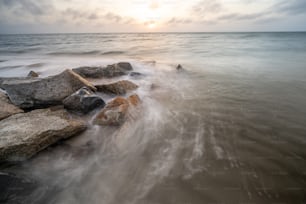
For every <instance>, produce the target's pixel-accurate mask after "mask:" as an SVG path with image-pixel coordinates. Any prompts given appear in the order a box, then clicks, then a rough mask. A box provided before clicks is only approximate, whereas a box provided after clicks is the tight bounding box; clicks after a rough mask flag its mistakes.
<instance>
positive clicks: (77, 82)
mask: <svg viewBox="0 0 306 204" xmlns="http://www.w3.org/2000/svg"><path fill="white" fill-rule="evenodd" d="M84 86H86V87H88V88H90V89H92V90H96V88H95V87H94V86H93V85H91V84H90V83H89V82H88V81H87V80H85V79H84V78H82V77H81V76H79V75H78V74H76V73H74V72H73V71H71V70H65V71H64V72H62V73H60V74H58V75H55V76H50V77H47V78H6V79H1V80H0V88H2V89H4V90H6V92H7V94H8V96H9V98H10V99H11V101H12V102H13V103H14V104H15V105H16V106H18V107H21V108H41V107H48V106H51V105H58V104H61V103H62V100H63V99H65V98H66V97H67V96H70V95H71V94H72V93H74V92H75V91H77V90H78V89H80V88H82V87H84Z"/></svg>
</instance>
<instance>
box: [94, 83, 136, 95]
mask: <svg viewBox="0 0 306 204" xmlns="http://www.w3.org/2000/svg"><path fill="white" fill-rule="evenodd" d="M96 88H97V91H99V92H104V93H111V94H116V95H122V94H126V93H127V92H128V91H131V90H135V89H137V88H138V85H136V84H134V83H133V82H130V81H128V80H122V81H118V82H115V83H111V84H102V85H96Z"/></svg>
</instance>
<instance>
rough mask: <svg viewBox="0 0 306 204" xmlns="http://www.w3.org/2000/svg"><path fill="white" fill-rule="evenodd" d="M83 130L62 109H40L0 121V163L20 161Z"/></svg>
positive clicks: (82, 124)
mask: <svg viewBox="0 0 306 204" xmlns="http://www.w3.org/2000/svg"><path fill="white" fill-rule="evenodd" d="M85 129H86V124H85V123H84V122H83V121H81V120H77V119H72V118H71V117H70V116H69V114H68V113H67V111H65V110H64V109H55V110H54V109H51V108H48V109H39V110H34V111H31V112H28V113H19V114H16V115H13V116H10V117H8V118H6V119H4V120H2V121H0V162H4V161H22V160H25V159H28V158H30V157H32V156H33V155H35V154H36V153H37V152H39V151H41V150H43V149H45V148H46V147H48V146H49V145H51V144H54V143H55V142H57V141H58V140H61V139H65V138H68V137H70V136H73V135H75V134H77V133H79V132H81V131H83V130H85Z"/></svg>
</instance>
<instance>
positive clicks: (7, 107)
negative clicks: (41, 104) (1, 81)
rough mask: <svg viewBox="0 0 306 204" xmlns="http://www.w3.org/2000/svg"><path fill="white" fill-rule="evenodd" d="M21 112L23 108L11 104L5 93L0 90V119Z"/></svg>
mask: <svg viewBox="0 0 306 204" xmlns="http://www.w3.org/2000/svg"><path fill="white" fill-rule="evenodd" d="M22 112H23V110H21V109H20V108H18V107H17V106H15V105H13V104H12V103H11V102H10V100H9V99H8V97H7V95H6V94H5V93H3V92H1V91H0V120H2V119H4V118H7V117H9V116H11V115H14V114H17V113H22Z"/></svg>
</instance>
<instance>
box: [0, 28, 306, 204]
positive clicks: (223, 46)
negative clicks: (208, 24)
mask: <svg viewBox="0 0 306 204" xmlns="http://www.w3.org/2000/svg"><path fill="white" fill-rule="evenodd" d="M119 61H129V62H131V64H132V65H133V67H134V70H135V71H137V72H141V73H143V74H144V76H143V77H140V78H130V77H129V76H125V77H123V78H120V79H128V80H131V81H133V82H135V83H136V84H138V85H139V86H140V88H139V89H138V90H137V91H136V93H137V94H139V96H140V97H141V98H142V100H143V107H142V111H141V112H142V113H141V116H139V118H137V119H136V120H135V121H132V122H128V123H126V124H125V125H124V126H123V127H122V128H120V129H119V128H115V129H114V128H105V127H98V126H93V125H91V119H92V117H94V115H95V114H96V112H92V113H90V114H89V115H87V116H84V118H85V119H87V120H88V121H89V128H88V130H87V131H86V132H84V133H83V134H82V135H80V136H77V137H74V138H72V139H70V140H67V141H64V142H62V143H61V144H59V145H56V146H53V147H51V148H48V149H47V150H45V151H43V152H41V153H40V154H38V155H37V156H35V157H34V158H33V159H31V160H30V161H27V162H25V163H23V164H21V165H18V166H11V167H1V169H0V170H1V171H2V172H10V173H14V174H16V175H18V176H19V177H22V178H25V179H28V180H31V181H33V182H34V183H35V185H34V186H33V185H32V184H31V186H29V188H25V189H27V193H26V194H25V193H24V192H23V191H24V190H23V189H22V188H21V190H19V191H18V189H17V190H16V188H15V189H14V188H12V189H6V190H7V192H5V196H6V202H8V203H65V204H70V203H71V204H75V203H80V204H81V203H82V204H83V203H84V204H85V203H86V204H87V203H93V204H100V203H103V204H120V203H123V204H125V203H127V204H206V203H207V204H223V203H224V204H227V203H233V204H234V203H240V204H246V203H249V204H253V203H254V204H255V203H256V204H257V203H258V204H264V203H267V204H271V203H272V204H273V203H288V204H292V203H299V204H302V203H305V202H306V33H185V34H176V33H168V34H163V33H161V34H158V33H155V34H50V35H0V77H15V76H26V75H27V73H28V72H29V71H30V70H34V71H36V72H39V73H40V74H41V76H43V77H45V76H49V75H53V74H57V73H59V72H61V71H63V70H64V69H67V68H75V67H79V66H95V65H107V64H111V63H115V62H119ZM177 64H181V65H182V66H183V67H184V71H181V72H177V71H176V69H175V67H176V65H177ZM114 80H119V79H114ZM104 82H105V81H104ZM94 83H103V80H99V81H95V82H94ZM152 84H154V87H156V88H155V89H153V90H152V89H151V86H152ZM105 100H106V101H107V100H109V99H108V98H105ZM15 187H16V186H15ZM17 187H18V186H17ZM29 189H30V190H29ZM2 194H4V193H2ZM0 195H1V192H0ZM0 197H1V196H0ZM2 197H4V196H2ZM0 202H1V201H0Z"/></svg>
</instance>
